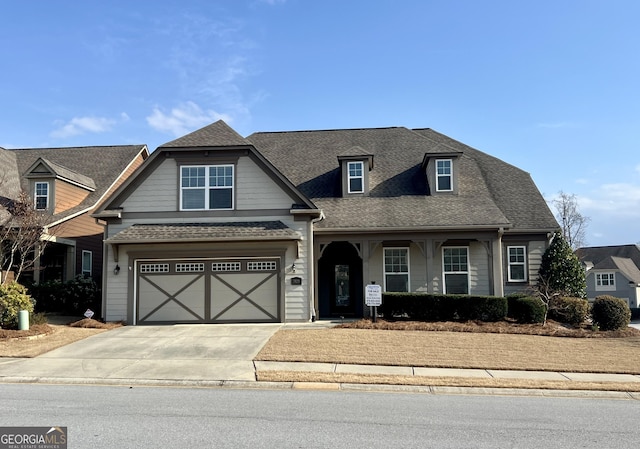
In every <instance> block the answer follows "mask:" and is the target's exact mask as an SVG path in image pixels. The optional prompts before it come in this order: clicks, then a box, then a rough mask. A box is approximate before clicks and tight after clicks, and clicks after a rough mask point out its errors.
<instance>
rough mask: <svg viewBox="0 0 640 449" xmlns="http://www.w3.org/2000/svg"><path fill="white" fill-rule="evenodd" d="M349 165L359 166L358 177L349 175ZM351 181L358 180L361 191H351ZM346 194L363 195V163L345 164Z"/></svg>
mask: <svg viewBox="0 0 640 449" xmlns="http://www.w3.org/2000/svg"><path fill="white" fill-rule="evenodd" d="M351 164H353V165H359V166H360V173H361V175H360V176H352V175H351ZM352 179H360V180H361V185H362V189H361V190H351V180H352ZM347 192H348V193H364V162H362V161H351V162H347Z"/></svg>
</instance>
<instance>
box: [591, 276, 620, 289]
mask: <svg viewBox="0 0 640 449" xmlns="http://www.w3.org/2000/svg"><path fill="white" fill-rule="evenodd" d="M615 289H616V275H615V273H596V290H615Z"/></svg>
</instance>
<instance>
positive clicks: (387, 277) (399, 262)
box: [384, 248, 409, 292]
mask: <svg viewBox="0 0 640 449" xmlns="http://www.w3.org/2000/svg"><path fill="white" fill-rule="evenodd" d="M384 291H386V292H408V291H409V248H385V249H384Z"/></svg>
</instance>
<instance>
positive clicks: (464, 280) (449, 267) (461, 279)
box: [442, 246, 469, 294]
mask: <svg viewBox="0 0 640 449" xmlns="http://www.w3.org/2000/svg"><path fill="white" fill-rule="evenodd" d="M442 265H443V266H442V272H443V274H444V293H448V294H469V248H467V247H466V246H464V247H449V248H443V249H442Z"/></svg>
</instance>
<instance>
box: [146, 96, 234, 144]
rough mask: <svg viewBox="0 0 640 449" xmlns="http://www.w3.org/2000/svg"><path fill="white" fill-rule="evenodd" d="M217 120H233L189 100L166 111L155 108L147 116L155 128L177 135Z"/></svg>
mask: <svg viewBox="0 0 640 449" xmlns="http://www.w3.org/2000/svg"><path fill="white" fill-rule="evenodd" d="M217 120H224V121H226V122H227V123H229V122H231V118H230V117H229V116H228V115H226V114H221V113H218V112H216V111H214V110H211V109H208V110H203V109H202V108H201V107H200V106H198V105H197V104H196V103H194V102H193V101H187V102H186V103H182V104H180V105H179V106H177V107H174V108H172V109H171V111H170V112H169V113H165V112H164V111H162V110H161V109H160V108H159V107H155V108H153V112H152V113H151V115H149V116H148V117H147V123H148V124H149V126H151V127H152V128H153V129H156V130H158V131H161V132H163V133H167V134H172V135H174V136H176V137H179V136H182V135H184V134H187V133H189V132H191V131H194V130H196V129H198V128H201V127H203V126H205V125H208V124H210V123H212V122H215V121H217Z"/></svg>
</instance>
